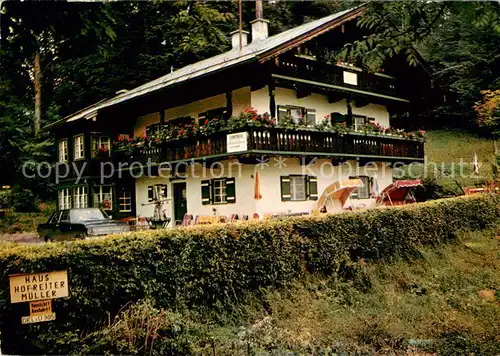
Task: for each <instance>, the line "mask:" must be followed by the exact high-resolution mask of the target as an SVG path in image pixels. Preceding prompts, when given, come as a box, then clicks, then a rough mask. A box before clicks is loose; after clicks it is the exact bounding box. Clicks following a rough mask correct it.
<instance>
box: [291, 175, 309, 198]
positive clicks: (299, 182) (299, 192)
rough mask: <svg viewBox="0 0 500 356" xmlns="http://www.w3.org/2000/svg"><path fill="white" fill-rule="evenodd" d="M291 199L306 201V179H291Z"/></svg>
mask: <svg viewBox="0 0 500 356" xmlns="http://www.w3.org/2000/svg"><path fill="white" fill-rule="evenodd" d="M290 199H291V200H306V179H305V177H290Z"/></svg>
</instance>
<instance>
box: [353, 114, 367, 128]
mask: <svg viewBox="0 0 500 356" xmlns="http://www.w3.org/2000/svg"><path fill="white" fill-rule="evenodd" d="M352 123H353V126H354V131H363V127H364V126H365V125H366V116H360V115H353V116H352Z"/></svg>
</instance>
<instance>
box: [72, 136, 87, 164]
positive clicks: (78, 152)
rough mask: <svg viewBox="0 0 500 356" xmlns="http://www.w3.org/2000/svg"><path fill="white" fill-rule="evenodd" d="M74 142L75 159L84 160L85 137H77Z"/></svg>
mask: <svg viewBox="0 0 500 356" xmlns="http://www.w3.org/2000/svg"><path fill="white" fill-rule="evenodd" d="M73 142H74V159H82V158H84V157H85V153H84V143H83V135H78V136H75V137H74V139H73Z"/></svg>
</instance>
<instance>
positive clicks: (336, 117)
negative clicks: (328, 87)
mask: <svg viewBox="0 0 500 356" xmlns="http://www.w3.org/2000/svg"><path fill="white" fill-rule="evenodd" d="M330 118H331V120H332V124H336V123H340V122H345V120H346V117H345V115H343V114H341V113H339V112H332V113H331V114H330Z"/></svg>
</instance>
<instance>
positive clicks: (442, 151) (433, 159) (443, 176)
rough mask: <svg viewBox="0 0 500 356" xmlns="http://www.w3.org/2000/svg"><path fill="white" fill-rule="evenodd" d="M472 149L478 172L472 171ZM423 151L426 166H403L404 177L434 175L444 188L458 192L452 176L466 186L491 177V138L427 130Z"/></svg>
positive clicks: (460, 132) (450, 131) (461, 132)
mask: <svg viewBox="0 0 500 356" xmlns="http://www.w3.org/2000/svg"><path fill="white" fill-rule="evenodd" d="M499 148H500V143H499ZM474 152H475V153H476V154H477V157H478V162H479V174H474V172H473V170H474V165H473V154H474ZM425 155H426V160H427V161H426V162H427V167H425V168H424V167H423V166H422V165H418V166H411V167H405V168H404V173H403V176H404V177H405V178H421V177H425V176H427V177H434V178H436V179H437V180H438V182H439V183H440V184H441V185H442V186H443V187H444V188H445V190H446V191H448V192H449V193H458V194H460V193H461V191H460V188H458V186H457V184H456V182H455V180H456V181H457V182H458V183H459V184H460V185H461V186H463V187H466V186H475V185H478V186H481V185H483V184H484V182H485V181H490V180H491V178H492V162H494V141H493V140H491V139H486V138H483V137H480V136H478V135H475V134H473V133H470V132H466V131H459V130H434V131H428V132H427V141H426V143H425ZM425 172H427V174H425Z"/></svg>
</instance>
